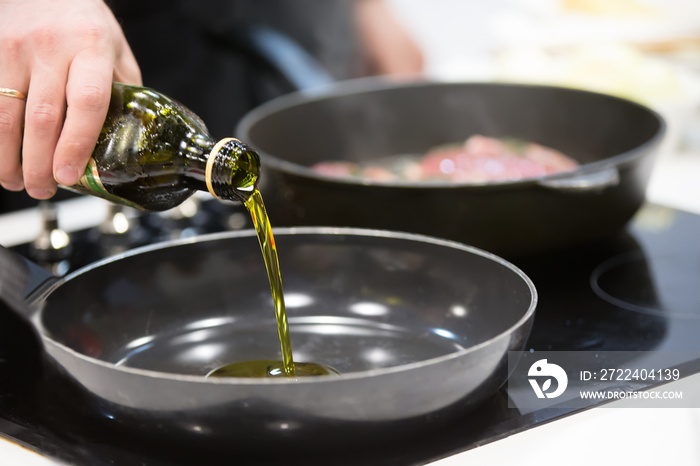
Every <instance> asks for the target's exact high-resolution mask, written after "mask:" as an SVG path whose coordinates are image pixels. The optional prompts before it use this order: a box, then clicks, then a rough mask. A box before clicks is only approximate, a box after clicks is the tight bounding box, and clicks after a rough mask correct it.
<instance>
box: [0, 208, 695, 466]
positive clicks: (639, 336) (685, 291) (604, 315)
mask: <svg viewBox="0 0 700 466" xmlns="http://www.w3.org/2000/svg"><path fill="white" fill-rule="evenodd" d="M698 238H700V216H697V215H693V214H689V213H686V212H681V211H677V210H673V209H669V208H665V207H660V206H655V205H647V206H645V207H644V209H643V210H642V211H641V212H640V214H639V215H638V216H637V217H636V219H635V221H634V222H633V223H632V224H631V225H630V227H629V229H628V230H627V231H625V232H624V233H622V234H620V235H619V236H618V237H616V238H610V239H608V240H605V241H600V242H596V243H594V244H588V245H585V246H581V247H579V248H576V249H573V250H567V251H558V252H556V253H552V254H550V255H540V256H537V257H528V258H517V257H512V258H508V259H510V260H511V261H512V262H514V263H515V264H516V265H518V266H519V267H521V268H522V269H523V270H524V271H525V273H527V274H528V275H529V276H530V277H531V278H532V280H533V281H534V283H535V285H536V287H537V289H538V293H539V305H538V308H537V314H536V318H535V323H534V327H533V330H532V333H531V335H530V339H529V341H528V345H527V350H528V351H534V352H537V351H605V350H607V351H684V352H686V353H687V352H689V351H690V352H697V353H698V360H700V339H699V338H698V337H697V335H699V334H700V286H698V284H700V241H698ZM35 343H36V342H35V340H34V335H33V333H32V331H31V330H30V329H29V328H27V326H26V325H25V324H24V323H23V322H22V321H20V320H19V319H17V318H16V317H14V315H13V314H12V313H11V312H9V311H7V310H5V309H0V435H2V436H4V437H6V438H9V439H11V440H13V441H15V442H17V443H19V444H22V445H25V446H27V447H29V448H31V449H33V450H36V451H38V452H40V453H42V454H44V455H46V456H49V457H54V458H56V459H59V460H63V461H66V462H68V463H71V464H78V465H102V464H104V465H107V464H120V465H127V464H139V465H163V466H164V465H178V464H210V463H211V464H230V463H234V462H236V460H242V461H243V462H246V461H247V462H256V463H260V464H265V463H266V462H269V463H271V464H272V463H279V462H282V463H286V464H289V463H301V464H328V463H333V464H365V465H372V464H377V465H380V464H381V465H392V464H397V465H398V464H400V465H406V464H421V463H425V462H428V461H431V460H436V459H440V458H444V457H447V456H450V455H452V454H456V453H458V452H461V451H464V450H468V449H471V448H474V447H475V446H476V445H483V444H485V443H489V442H493V441H496V440H498V439H500V438H503V437H506V436H508V435H511V434H513V433H515V432H518V431H522V430H525V429H529V428H531V427H533V426H536V425H538V424H542V423H545V422H550V421H552V420H555V419H558V418H561V417H564V416H569V415H572V414H575V413H576V412H577V410H576V409H560V408H557V409H553V408H548V409H541V410H536V411H534V412H528V413H525V414H523V413H521V412H520V411H519V410H518V409H514V408H509V407H508V395H507V392H506V389H505V388H502V389H501V390H500V391H498V392H497V393H496V394H494V395H493V396H492V397H491V398H490V399H489V400H488V401H487V402H485V403H484V404H483V405H481V406H480V407H478V408H476V409H475V410H473V411H471V412H469V413H467V414H465V415H464V416H463V417H462V418H460V419H457V420H455V421H453V422H450V424H448V425H442V426H439V427H437V426H436V427H435V428H433V429H431V430H430V431H424V432H420V433H418V434H416V435H415V437H411V438H402V439H394V440H391V441H386V442H383V441H378V442H376V443H373V444H370V445H363V446H361V447H358V446H357V445H354V444H353V441H352V439H348V444H347V446H346V447H344V448H343V449H342V451H331V452H327V451H324V450H323V449H322V448H321V449H319V450H318V451H309V450H306V451H301V452H294V453H287V452H283V451H276V450H275V446H274V445H270V446H269V448H267V449H265V451H264V452H263V451H261V452H259V453H260V454H256V453H255V452H252V453H251V452H246V453H241V452H240V451H238V450H236V449H235V448H234V449H232V450H231V451H218V452H212V451H206V452H204V451H202V450H198V449H197V448H184V447H183V448H178V446H173V447H172V448H171V449H162V448H153V446H152V445H150V444H149V443H148V442H145V441H141V440H140V439H138V438H134V437H133V436H130V435H129V434H128V432H124V431H122V430H119V429H113V428H111V427H110V426H109V425H106V424H104V423H100V422H95V421H94V419H93V417H92V416H91V415H90V413H89V411H90V407H89V406H84V407H82V408H80V407H79V408H77V409H76V407H75V406H74V405H73V406H71V408H67V406H68V405H66V408H65V409H64V408H63V407H62V405H63V400H64V397H65V396H70V394H63V395H62V396H59V397H55V393H54V392H53V391H52V390H50V389H49V390H47V385H48V386H49V387H50V384H51V381H52V378H51V375H49V376H47V375H46V374H45V373H42V369H41V368H40V361H41V358H40V353H39V350H38V349H37V345H36V344H35ZM688 367H689V369H688V370H687V371H686V374H685V375H689V374H690V373H692V372H698V371H700V365H699V364H697V363H693V364H690V365H689V366H688ZM594 403H597V401H591V406H592V405H593V404H594ZM588 407H590V406H586V407H583V408H577V409H586V408H588ZM318 442H319V444H322V443H323V439H322V438H319V439H318ZM328 455H333V456H332V459H331V457H329V456H328Z"/></svg>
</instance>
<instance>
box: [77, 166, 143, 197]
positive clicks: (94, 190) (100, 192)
mask: <svg viewBox="0 0 700 466" xmlns="http://www.w3.org/2000/svg"><path fill="white" fill-rule="evenodd" d="M67 188H68V189H70V190H71V191H75V192H77V193H80V194H90V195H92V196H97V197H101V198H102V199H106V200H108V201H111V202H116V203H118V204H123V205H126V206H129V207H134V208H136V209H140V210H143V207H141V206H140V205H138V204H135V203H133V202H131V201H128V200H126V199H124V198H122V197H119V196H115V195H114V194H112V193H110V192H109V191H107V189H106V188H105V187H104V185H103V184H102V180H101V179H100V172H99V171H98V170H97V163H96V162H95V159H93V158H92V157H90V160H89V161H88V164H87V167H85V173H84V174H83V176H81V177H80V179H79V180H78V182H77V183H76V184H74V185H73V186H67Z"/></svg>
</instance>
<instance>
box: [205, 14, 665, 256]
mask: <svg viewBox="0 0 700 466" xmlns="http://www.w3.org/2000/svg"><path fill="white" fill-rule="evenodd" d="M217 39H219V40H221V41H222V42H224V43H226V44H227V45H229V46H231V47H233V48H235V49H236V50H237V51H238V52H241V53H244V54H245V55H246V56H247V57H248V58H249V60H250V61H251V62H255V63H258V64H260V66H265V67H267V68H269V69H271V70H273V71H274V72H276V73H278V74H279V75H280V77H281V78H282V79H283V80H284V81H286V82H287V83H288V86H289V87H290V88H294V89H297V90H298V91H297V92H295V93H291V94H288V95H285V96H282V97H279V98H277V99H274V100H272V101H270V102H267V103H265V104H263V105H261V106H260V107H258V108H256V109H254V110H252V111H251V112H250V113H249V114H248V115H246V116H245V117H244V118H243V119H242V121H241V122H240V123H239V125H238V127H237V129H236V131H235V133H236V134H237V136H238V137H240V138H241V139H242V140H244V141H246V142H247V143H249V144H251V145H253V146H254V147H255V148H256V149H257V150H258V152H259V153H260V155H261V162H262V176H261V183H262V184H261V190H262V192H263V196H264V198H265V202H266V204H267V206H268V210H269V211H270V215H271V218H272V219H273V221H274V222H276V224H277V225H338V226H354V227H366V228H380V229H389V230H399V231H409V232H416V233H423V234H427V235H432V236H437V237H442V238H449V239H452V240H456V241H460V242H463V243H466V244H470V245H473V246H477V247H480V248H484V249H486V250H488V251H492V252H494V253H497V254H502V255H508V256H520V255H529V254H532V253H538V252H542V251H545V250H556V249H559V248H563V247H569V246H573V245H578V244H581V243H585V242H588V241H591V240H594V239H599V238H603V237H606V236H609V235H612V234H614V233H617V232H619V230H620V229H622V228H623V226H625V225H626V223H627V222H628V221H629V220H630V218H631V217H632V216H633V215H634V213H635V212H636V211H637V210H638V208H639V207H640V206H641V204H642V203H643V201H644V196H645V190H646V186H647V183H648V180H649V176H650V173H651V169H652V165H653V161H654V155H655V152H656V149H657V148H658V146H659V143H660V142H661V140H662V138H663V135H664V132H665V123H664V121H663V119H662V118H661V117H660V116H659V115H658V114H657V113H656V112H654V111H653V110H651V109H649V108H647V107H644V106H642V105H640V104H637V103H635V102H632V101H629V100H624V99H620V98H617V97H613V96H610V95H603V94H598V93H594V92H587V91H582V90H576V89H568V88H559V87H553V86H536V85H519V84H503V83H425V82H414V83H406V82H403V83H397V82H396V81H392V80H387V79H382V78H364V79H358V80H353V81H345V82H337V83H333V82H332V79H331V78H330V77H329V75H328V74H326V73H325V72H324V70H322V69H321V67H320V66H319V65H318V64H317V63H316V62H315V61H314V59H313V58H312V57H310V56H308V54H305V53H304V51H303V50H301V49H300V48H299V47H298V46H297V44H295V43H294V42H293V41H291V40H290V39H289V38H288V37H286V36H283V35H281V34H280V33H278V32H277V31H274V30H271V29H268V28H264V27H250V28H248V29H245V30H237V31H236V32H235V33H234V32H230V31H229V32H227V33H226V34H221V35H219V36H218V37H217ZM472 134H482V135H484V136H489V137H497V138H498V137H512V138H520V139H523V140H526V141H532V142H536V143H539V144H542V145H545V146H550V147H552V148H554V149H557V150H559V151H561V152H563V153H564V154H566V155H568V156H570V157H572V158H574V159H575V160H577V161H578V162H579V163H580V164H581V167H580V168H579V169H578V170H576V171H574V172H571V173H567V174H560V175H550V176H546V177H541V178H537V179H529V180H523V181H511V182H501V183H489V184H481V185H473V184H454V183H444V182H443V183H439V182H433V183H411V182H378V181H372V180H368V179H359V180H358V179H339V178H336V177H328V176H324V175H320V174H318V173H315V172H314V171H313V170H312V169H311V168H310V167H311V166H312V165H313V164H315V163H317V162H322V161H329V160H348V161H354V162H362V161H367V160H372V159H376V158H385V157H388V156H393V155H397V154H421V153H424V152H425V151H427V150H428V149H430V148H432V147H435V146H439V145H444V144H449V143H457V142H460V141H464V140H465V139H466V138H467V137H469V136H471V135H472Z"/></svg>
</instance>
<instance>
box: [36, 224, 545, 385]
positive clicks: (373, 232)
mask: <svg viewBox="0 0 700 466" xmlns="http://www.w3.org/2000/svg"><path fill="white" fill-rule="evenodd" d="M273 232H274V234H275V235H276V236H294V235H341V234H342V235H350V236H364V237H380V238H391V239H400V240H407V241H418V242H422V243H429V244H433V245H436V246H442V247H451V248H453V249H459V250H461V251H463V252H467V253H471V254H476V255H478V256H481V257H483V258H485V259H488V260H491V261H493V262H496V263H498V264H499V265H501V266H504V267H506V268H508V269H509V270H511V271H512V272H514V273H515V274H516V275H517V276H519V277H520V279H521V280H523V281H524V282H525V284H526V285H527V287H528V290H529V291H530V304H529V306H528V309H527V311H526V312H525V313H524V314H523V315H522V316H521V317H520V318H519V319H518V320H517V322H515V323H514V324H513V325H511V326H510V327H509V328H507V329H505V330H503V331H501V332H499V333H497V334H496V335H494V336H492V337H491V338H489V339H488V340H485V341H483V342H481V343H478V344H476V345H473V346H469V347H467V348H464V349H461V350H459V351H455V352H452V353H449V354H445V355H442V356H438V357H434V358H430V359H424V360H422V361H416V362H411V363H408V364H402V365H399V366H392V367H387V368H381V369H370V370H366V371H359V372H351V373H347V374H340V375H339V376H337V377H308V378H299V379H293V380H288V379H286V378H274V377H273V378H252V377H236V378H224V377H221V378H208V377H206V376H202V375H188V374H177V373H171V372H161V371H155V370H149V369H139V368H134V367H127V366H117V365H115V364H114V363H110V362H107V361H103V360H101V359H97V358H93V357H91V356H87V355H85V354H82V353H80V352H78V351H76V350H74V349H72V348H70V347H68V346H66V345H64V344H62V343H59V342H58V341H56V340H54V339H53V338H51V337H49V336H48V335H47V333H46V331H45V329H44V327H43V325H42V323H41V316H42V315H43V307H42V309H40V310H39V311H38V312H36V313H35V314H34V316H33V317H32V321H33V323H34V325H35V326H36V328H37V330H38V331H39V334H40V335H41V338H42V340H43V341H44V342H45V343H47V344H49V345H51V346H53V347H55V348H57V349H59V350H60V351H62V352H64V353H67V354H69V355H70V356H72V357H73V358H77V359H80V360H82V361H84V362H87V363H90V364H96V365H98V366H102V367H104V368H105V369H109V370H116V371H120V372H125V373H129V374H132V375H137V376H143V377H150V378H157V379H162V380H177V381H181V382H189V383H203V384H224V385H261V386H268V385H282V384H286V383H294V384H299V383H341V382H343V381H347V380H355V379H365V378H373V377H379V376H386V375H390V374H394V373H399V372H404V371H413V370H417V369H420V368H422V367H426V366H431V365H434V364H440V363H442V362H444V361H448V360H450V359H454V358H458V357H463V356H464V355H466V354H468V353H474V352H477V351H479V350H480V349H482V348H484V347H487V346H489V345H491V344H493V343H495V342H496V341H498V340H500V339H502V338H504V337H506V336H508V335H512V334H513V333H515V332H517V330H518V329H520V328H521V327H523V326H524V325H526V324H527V322H528V321H529V320H531V319H532V317H533V315H534V313H535V309H536V307H537V302H538V294H537V289H536V287H535V284H534V283H533V282H532V280H531V279H530V277H528V276H527V275H526V274H525V273H524V272H523V271H522V270H521V269H520V268H519V267H517V266H515V265H514V264H512V263H511V262H509V261H507V260H505V259H503V258H502V257H500V256H497V255H495V254H493V253H490V252H488V251H485V250H483V249H480V248H477V247H474V246H470V245H467V244H463V243H459V242H457V241H452V240H447V239H442V238H437V237H432V236H428V235H422V234H416V233H407V232H401V231H390V230H379V229H370V228H355V227H325V226H320V227H313V226H304V227H283V228H274V229H273ZM255 235H256V232H255V230H253V229H245V230H239V231H228V232H218V233H209V234H203V235H198V236H195V237H192V238H183V239H175V240H169V241H163V242H159V243H154V244H150V245H146V246H142V247H138V248H134V249H131V250H129V251H126V252H123V253H121V254H117V255H114V256H111V257H108V258H106V259H102V260H100V261H97V262H94V263H92V264H90V265H87V266H85V267H82V268H80V269H78V270H76V271H74V272H72V273H70V274H69V275H67V276H65V277H64V279H62V280H60V281H58V282H57V283H55V284H54V285H53V286H52V287H51V288H50V289H49V290H48V291H47V293H45V294H44V296H43V297H42V299H41V301H43V300H45V299H47V298H50V295H51V293H52V292H53V290H55V289H56V288H58V287H60V286H63V285H64V284H65V283H68V282H70V281H71V280H72V279H74V278H76V277H78V276H80V275H83V274H85V273H88V272H90V271H91V270H94V269H96V268H99V267H102V266H105V265H108V264H111V263H113V262H116V261H118V260H120V259H124V258H127V257H131V256H136V255H141V254H146V253H148V252H150V251H157V250H162V249H167V248H171V247H178V246H185V245H188V244H195V243H201V242H206V241H220V240H223V239H233V238H242V237H251V236H255Z"/></svg>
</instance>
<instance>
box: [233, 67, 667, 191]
mask: <svg viewBox="0 0 700 466" xmlns="http://www.w3.org/2000/svg"><path fill="white" fill-rule="evenodd" d="M436 86H440V87H452V86H454V87H464V86H468V87H500V88H511V89H512V88H521V89H542V90H546V89H551V90H558V91H563V92H570V93H578V94H582V95H591V96H596V97H597V98H604V99H609V100H613V101H618V102H620V103H622V104H623V105H629V106H632V107H636V108H638V109H639V110H642V111H644V112H646V113H648V114H649V115H650V116H651V117H653V118H654V119H655V120H656V122H657V123H658V129H657V130H656V132H655V133H654V135H653V136H651V137H650V138H649V139H647V140H646V141H645V142H643V143H642V144H640V145H638V146H637V147H634V148H632V149H630V150H628V151H624V152H621V153H619V154H616V155H613V156H610V157H606V158H605V159H602V160H597V161H595V162H589V163H585V164H581V165H580V166H579V167H578V168H577V169H575V170H572V171H567V172H562V173H554V174H551V175H544V176H537V177H528V178H526V179H523V180H508V181H492V182H486V183H469V182H452V181H421V182H418V183H417V182H414V181H403V180H388V181H378V180H371V179H366V178H360V177H357V178H351V177H335V176H328V175H323V174H319V173H317V172H315V171H314V170H313V169H312V168H311V167H307V166H305V165H300V164H297V163H294V162H290V161H288V160H284V159H281V158H279V157H277V156H275V155H273V154H270V153H269V152H267V151H265V150H263V149H261V148H258V147H255V143H254V141H252V140H251V138H250V137H249V132H250V129H251V128H252V127H253V125H254V124H256V123H257V122H259V121H261V120H262V119H263V118H265V117H267V116H270V115H272V114H275V113H278V112H280V111H283V110H285V109H288V108H292V107H296V106H299V105H305V104H312V103H315V102H319V101H323V100H329V99H333V98H337V97H341V96H351V95H359V94H365V93H370V92H380V91H382V90H392V89H396V90H398V89H407V88H419V87H436ZM666 130H667V125H666V121H665V120H664V118H663V117H662V116H661V114H660V113H659V112H657V111H656V110H654V109H652V108H650V107H648V106H646V105H643V104H641V103H639V102H636V101H634V100H631V99H626V98H623V97H619V96H616V95H612V94H605V93H602V92H596V91H591V90H587V89H580V88H574V87H566V86H557V85H548V84H534V83H521V82H506V81H498V82H494V81H430V80H416V81H402V82H396V81H392V80H391V79H389V78H386V77H383V76H372V77H366V78H357V79H349V80H345V81H339V82H335V83H331V84H327V85H323V86H320V87H318V88H314V89H312V90H307V91H296V92H292V93H289V94H285V95H282V96H279V97H276V98H274V99H271V100H269V101H267V102H264V103H263V104H261V105H259V106H258V107H256V108H254V109H252V110H251V111H249V112H248V113H247V114H246V115H244V116H243V118H242V119H241V120H240V121H239V122H238V124H237V125H236V128H235V130H234V134H235V135H236V136H237V137H240V138H241V139H243V140H245V141H246V142H247V143H249V144H251V145H252V146H253V147H255V149H256V151H257V152H258V153H259V154H260V155H261V162H262V164H263V165H268V166H270V167H272V168H274V169H276V170H279V171H282V172H288V173H291V174H293V175H295V176H299V177H302V178H305V179H307V180H313V181H321V182H327V183H339V184H342V185H348V186H371V187H373V188H387V189H389V188H391V189H396V188H404V189H419V190H422V189H453V188H471V189H493V188H504V187H513V188H519V187H525V186H529V185H536V184H539V183H541V182H542V181H547V180H556V179H568V178H577V177H580V176H585V175H586V174H589V173H596V172H600V171H603V170H606V169H609V168H611V167H616V166H619V165H621V164H624V163H626V162H629V161H632V160H634V159H636V158H638V157H640V156H641V155H640V154H642V153H644V152H645V151H646V149H647V148H648V147H649V146H653V145H655V144H658V143H659V142H660V141H661V139H662V138H663V136H664V134H665V133H666Z"/></svg>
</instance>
